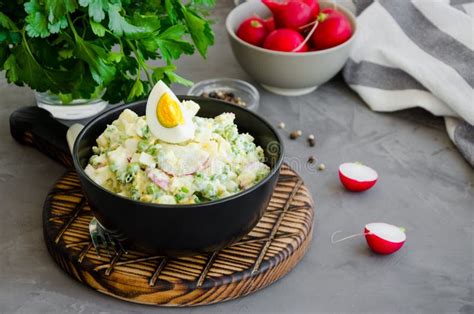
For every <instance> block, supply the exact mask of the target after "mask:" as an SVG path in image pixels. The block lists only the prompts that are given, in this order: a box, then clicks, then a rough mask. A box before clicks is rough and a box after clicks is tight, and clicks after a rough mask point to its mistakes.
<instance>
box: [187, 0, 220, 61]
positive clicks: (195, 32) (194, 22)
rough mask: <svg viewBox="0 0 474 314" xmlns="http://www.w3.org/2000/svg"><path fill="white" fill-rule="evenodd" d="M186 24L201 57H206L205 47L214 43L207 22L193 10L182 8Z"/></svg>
mask: <svg viewBox="0 0 474 314" xmlns="http://www.w3.org/2000/svg"><path fill="white" fill-rule="evenodd" d="M182 11H183V14H184V18H185V20H186V25H187V26H188V30H189V32H190V33H191V38H192V39H193V42H194V44H195V45H196V48H197V49H198V51H199V53H200V54H201V56H202V57H203V58H205V57H206V54H207V47H209V46H210V45H212V44H214V34H213V33H212V30H211V27H210V26H209V23H208V22H207V21H206V20H204V19H203V18H201V17H199V16H197V15H196V14H195V13H194V12H192V11H190V10H188V9H186V8H184V7H183V8H182Z"/></svg>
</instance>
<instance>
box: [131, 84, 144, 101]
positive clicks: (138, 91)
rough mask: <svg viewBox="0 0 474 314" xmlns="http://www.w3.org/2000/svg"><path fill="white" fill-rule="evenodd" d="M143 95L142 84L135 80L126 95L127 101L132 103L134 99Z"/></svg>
mask: <svg viewBox="0 0 474 314" xmlns="http://www.w3.org/2000/svg"><path fill="white" fill-rule="evenodd" d="M144 94H145V89H144V88H143V83H142V81H141V80H136V81H135V83H134V84H133V86H132V89H131V90H130V93H129V94H128V97H127V101H132V100H134V99H137V98H140V97H141V96H143V95H144Z"/></svg>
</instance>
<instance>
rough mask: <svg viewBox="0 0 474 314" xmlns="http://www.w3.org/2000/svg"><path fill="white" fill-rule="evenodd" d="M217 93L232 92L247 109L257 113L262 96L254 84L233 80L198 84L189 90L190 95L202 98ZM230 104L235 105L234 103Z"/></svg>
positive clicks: (226, 79)
mask: <svg viewBox="0 0 474 314" xmlns="http://www.w3.org/2000/svg"><path fill="white" fill-rule="evenodd" d="M217 91H223V92H231V93H233V94H234V95H235V97H240V98H241V99H242V101H244V102H245V103H246V106H245V108H246V109H249V110H251V111H257V109H258V106H259V104H260V94H259V93H258V90H257V89H256V88H255V87H254V86H253V85H252V84H249V83H247V82H245V81H242V80H237V79H231V78H217V79H210V80H204V81H200V82H197V83H196V84H194V85H193V87H191V88H190V89H189V91H188V95H191V96H202V94H204V93H210V92H217ZM229 103H231V104H233V103H232V102H229ZM234 105H235V106H238V105H236V104H234Z"/></svg>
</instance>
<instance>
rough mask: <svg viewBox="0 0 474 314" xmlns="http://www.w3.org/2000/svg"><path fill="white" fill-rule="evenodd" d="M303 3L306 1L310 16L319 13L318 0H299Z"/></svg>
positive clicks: (315, 15)
mask: <svg viewBox="0 0 474 314" xmlns="http://www.w3.org/2000/svg"><path fill="white" fill-rule="evenodd" d="M301 1H303V2H304V3H306V4H307V5H308V6H309V8H310V10H311V16H312V17H318V15H319V2H318V0H301Z"/></svg>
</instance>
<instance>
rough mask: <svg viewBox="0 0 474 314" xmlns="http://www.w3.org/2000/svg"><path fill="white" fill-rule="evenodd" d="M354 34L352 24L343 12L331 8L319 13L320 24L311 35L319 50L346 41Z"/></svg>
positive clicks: (315, 46)
mask: <svg viewBox="0 0 474 314" xmlns="http://www.w3.org/2000/svg"><path fill="white" fill-rule="evenodd" d="M351 36H352V25H351V22H350V21H349V19H348V18H347V17H346V16H345V15H344V14H343V13H341V12H339V11H336V10H334V9H331V8H327V9H324V10H322V11H321V13H320V14H319V26H318V28H317V29H316V31H315V32H314V34H313V36H312V37H311V42H312V45H313V47H314V48H316V49H317V50H322V49H328V48H331V47H335V46H338V45H340V44H342V43H344V42H346V41H347V40H348V39H349V38H351Z"/></svg>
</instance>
